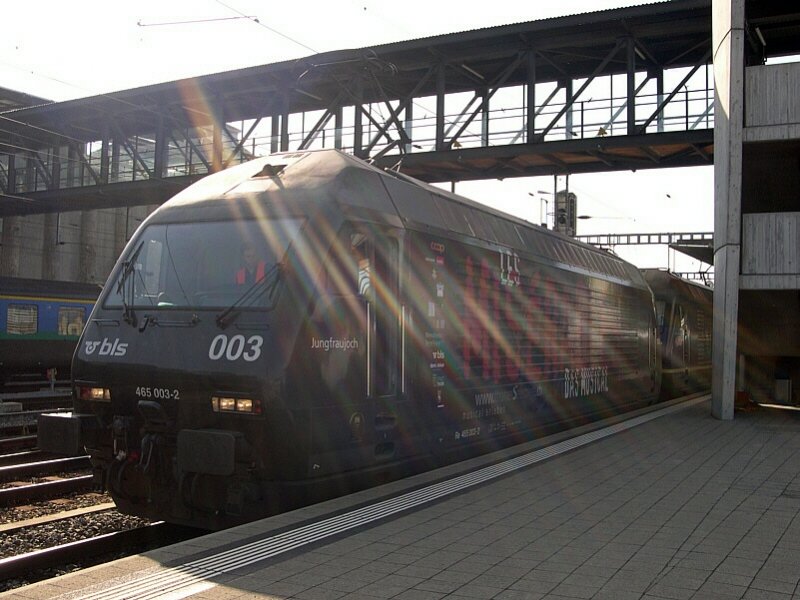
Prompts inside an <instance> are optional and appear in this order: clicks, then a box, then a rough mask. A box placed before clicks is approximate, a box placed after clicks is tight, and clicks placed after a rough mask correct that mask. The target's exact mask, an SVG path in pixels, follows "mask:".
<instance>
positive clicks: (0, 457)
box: [0, 450, 51, 467]
mask: <svg viewBox="0 0 800 600" xmlns="http://www.w3.org/2000/svg"><path fill="white" fill-rule="evenodd" d="M48 456H51V455H49V454H47V453H46V452H42V451H41V450H22V451H20V452H8V453H2V454H0V467H8V466H11V465H20V464H25V463H32V462H37V461H41V460H44V459H46V458H47V457H48Z"/></svg>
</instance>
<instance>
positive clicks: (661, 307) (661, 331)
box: [656, 300, 667, 344]
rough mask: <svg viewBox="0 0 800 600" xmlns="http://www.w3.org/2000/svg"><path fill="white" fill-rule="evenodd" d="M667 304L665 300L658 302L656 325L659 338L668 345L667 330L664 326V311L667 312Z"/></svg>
mask: <svg viewBox="0 0 800 600" xmlns="http://www.w3.org/2000/svg"><path fill="white" fill-rule="evenodd" d="M666 306H667V305H666V302H664V301H663V300H656V323H657V326H658V337H659V339H660V340H661V341H662V342H663V343H664V344H666V343H667V328H666V326H665V324H664V311H665V310H666Z"/></svg>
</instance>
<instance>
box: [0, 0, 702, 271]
mask: <svg viewBox="0 0 800 600" xmlns="http://www.w3.org/2000/svg"><path fill="white" fill-rule="evenodd" d="M648 3H651V2H647V1H646V0H635V1H626V0H559V1H558V2H553V1H552V0H527V1H522V0H515V1H498V2H493V3H486V2H483V3H477V2H476V3H472V2H470V3H465V2H463V0H460V1H454V0H436V1H431V0H424V1H423V0H405V1H404V2H403V3H402V4H400V3H390V2H387V1H385V0H384V1H378V0H327V1H325V0H295V1H294V2H288V3H286V2H280V3H279V2H266V1H264V0H159V1H155V0H138V1H137V2H125V3H123V2H115V1H113V0H79V2H63V0H40V1H39V2H35V3H34V2H14V3H11V4H9V5H8V6H5V7H4V10H3V15H4V27H3V30H4V34H3V36H2V37H0V86H2V87H6V88H11V89H14V90H17V91H21V92H26V93H29V94H33V95H37V96H41V97H44V98H48V99H52V100H57V101H61V100H69V99H73V98H80V97H85V96H91V95H96V94H100V93H105V92H110V91H117V90H122V89H129V88H134V87H138V86H143V85H150V84H153V83H159V82H163V81H172V80H175V79H181V78H185V77H192V76H197V75H205V74H208V73H216V72H220V71H226V70H231V69H237V68H242V67H249V66H254V65H259V64H267V63H273V62H279V61H284V60H290V59H295V58H300V57H303V56H309V55H312V54H315V53H318V52H326V51H330V50H341V49H345V48H361V47H365V46H371V45H376V44H383V43H389V42H396V41H402V40H408V39H414V38H420V37H427V36H431V35H439V34H446V33H454V32H458V31H465V30H470V29H478V28H482V27H490V26H495V25H505V24H508V23H515V22H523V21H530V20H538V19H546V18H551V17H558V16H564V15H569V14H576V13H582V12H590V11H596V10H603V9H609V8H619V7H623V6H631V5H639V4H648ZM566 185H567V181H566V180H565V177H564V176H561V177H559V178H558V181H557V187H558V189H563V188H564V187H566ZM568 185H569V189H570V191H572V192H574V193H576V194H577V196H578V213H579V214H581V215H586V216H590V217H591V218H590V219H582V220H580V221H578V234H579V235H588V234H597V233H622V232H626V233H627V232H634V233H652V232H667V231H668V232H710V231H713V172H712V167H697V168H682V169H660V170H647V171H643V170H639V171H637V172H635V173H633V172H614V173H598V174H586V175H572V176H571V177H570V178H569V182H568ZM553 188H554V181H553V177H538V178H515V179H506V180H504V181H502V182H499V181H496V180H493V181H482V182H462V183H458V184H457V185H456V192H457V193H460V194H462V195H465V196H468V197H470V198H473V199H474V200H477V201H480V202H485V203H487V204H490V205H492V206H493V207H495V208H499V209H500V210H504V211H506V212H510V213H512V214H515V215H517V216H519V217H522V218H524V219H527V220H529V221H532V222H535V223H539V222H540V221H541V218H542V216H543V213H544V212H545V207H546V206H547V205H546V203H545V200H549V199H550V198H552V196H548V195H546V194H542V193H539V192H540V191H542V192H550V193H552V190H553ZM531 194H533V195H531ZM549 210H550V212H552V210H553V206H552V202H550V204H549ZM549 222H550V223H552V215H551V216H550V217H549ZM616 251H617V253H618V254H620V255H621V256H623V257H624V258H626V259H628V260H631V261H632V262H634V263H635V264H637V266H640V267H667V266H669V267H671V268H673V270H678V271H686V270H693V271H694V270H699V269H702V270H705V269H707V268H708V265H701V264H700V263H697V262H696V261H691V260H689V259H686V258H683V257H682V255H675V254H674V253H671V252H669V251H668V250H667V249H666V248H664V247H622V246H618V247H617V248H616Z"/></svg>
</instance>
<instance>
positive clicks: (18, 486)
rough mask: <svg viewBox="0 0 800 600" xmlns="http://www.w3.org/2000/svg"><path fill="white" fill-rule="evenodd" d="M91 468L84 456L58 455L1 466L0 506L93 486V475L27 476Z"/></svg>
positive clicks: (45, 497) (88, 488)
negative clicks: (35, 479)
mask: <svg viewBox="0 0 800 600" xmlns="http://www.w3.org/2000/svg"><path fill="white" fill-rule="evenodd" d="M89 468H91V465H90V464H89V458H88V457H87V456H78V457H69V458H57V459H51V460H42V461H37V462H29V463H22V464H11V465H7V466H3V467H0V482H2V485H4V487H3V488H0V507H7V506H14V505H17V504H21V503H30V502H37V501H40V500H44V499H47V498H53V497H58V496H64V495H67V494H72V493H75V492H86V491H90V490H91V489H92V479H93V478H92V475H77V476H62V475H59V476H58V477H57V478H55V479H48V480H47V481H41V482H34V483H30V482H28V480H29V479H32V478H38V477H44V476H52V475H53V474H54V473H58V474H63V473H73V472H75V471H82V470H87V469H89Z"/></svg>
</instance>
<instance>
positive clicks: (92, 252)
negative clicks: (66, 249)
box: [78, 210, 104, 283]
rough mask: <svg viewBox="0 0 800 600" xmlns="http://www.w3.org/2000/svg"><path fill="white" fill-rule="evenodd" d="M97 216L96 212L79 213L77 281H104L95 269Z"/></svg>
mask: <svg viewBox="0 0 800 600" xmlns="http://www.w3.org/2000/svg"><path fill="white" fill-rule="evenodd" d="M97 214H98V211H96V210H86V211H83V212H82V213H81V217H80V218H81V220H80V223H81V228H80V232H81V241H80V260H79V267H78V268H79V273H78V281H82V282H87V283H92V282H95V281H104V279H103V278H102V276H100V275H99V274H98V272H97V271H98V269H97V237H96V232H97Z"/></svg>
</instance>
